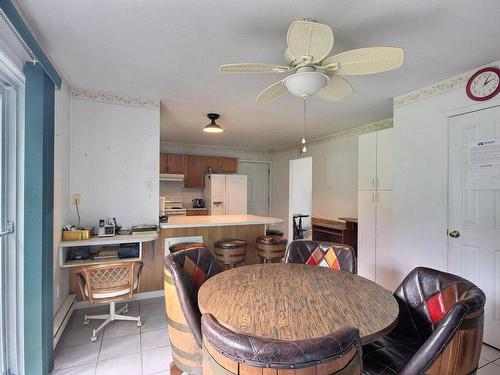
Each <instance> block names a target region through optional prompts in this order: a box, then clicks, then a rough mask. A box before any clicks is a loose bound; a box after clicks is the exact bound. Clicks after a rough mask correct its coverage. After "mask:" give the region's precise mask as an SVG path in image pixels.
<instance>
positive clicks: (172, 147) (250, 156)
mask: <svg viewBox="0 0 500 375" xmlns="http://www.w3.org/2000/svg"><path fill="white" fill-rule="evenodd" d="M160 149H161V152H170V153H173V154H186V155H207V156H212V155H213V156H227V157H231V158H238V159H239V160H258V161H270V160H271V154H270V153H269V152H265V151H263V152H260V151H259V152H257V151H251V150H243V149H237V148H232V147H224V146H208V145H194V144H172V143H161V144H160ZM160 195H161V196H165V195H181V196H182V201H183V203H184V204H186V205H190V204H191V203H192V200H193V199H194V198H202V197H203V189H197V188H185V187H184V184H183V183H182V182H171V181H169V182H167V181H165V182H160Z"/></svg>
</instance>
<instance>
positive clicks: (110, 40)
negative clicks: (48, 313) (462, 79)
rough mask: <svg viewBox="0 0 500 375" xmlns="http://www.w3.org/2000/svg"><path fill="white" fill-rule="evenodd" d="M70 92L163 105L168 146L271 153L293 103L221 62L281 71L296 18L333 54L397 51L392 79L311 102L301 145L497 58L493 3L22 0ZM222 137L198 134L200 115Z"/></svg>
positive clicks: (286, 134) (295, 127)
mask: <svg viewBox="0 0 500 375" xmlns="http://www.w3.org/2000/svg"><path fill="white" fill-rule="evenodd" d="M20 2H21V5H22V6H23V8H24V9H25V11H26V12H27V14H28V16H29V17H30V19H31V21H32V23H33V25H34V27H35V29H36V31H37V32H38V33H39V34H40V36H41V38H42V39H43V41H44V43H45V45H46V47H47V48H48V50H49V52H50V54H51V55H52V57H53V59H54V60H55V61H56V62H57V64H58V65H59V67H60V69H61V71H62V73H63V75H64V78H65V79H66V80H67V81H68V82H69V83H70V85H72V86H75V87H79V88H90V89H96V90H102V91H109V92H113V93H118V94H122V95H132V96H141V97H149V98H160V99H161V103H162V105H161V136H162V140H164V141H169V142H183V143H198V144H216V145H229V146H235V147H248V148H253V149H263V150H267V149H275V148H281V147H283V146H288V145H291V144H294V143H296V142H297V141H298V140H299V139H300V137H301V133H302V125H301V118H302V115H301V111H302V107H301V99H299V98H297V97H293V96H291V95H286V96H284V97H282V98H280V99H278V100H276V101H275V102H273V103H268V104H257V103H255V97H256V96H257V94H258V93H259V92H260V91H261V90H263V89H264V88H265V87H267V86H268V85H270V84H271V83H273V82H275V81H277V80H279V79H281V78H282V77H283V76H282V75H279V74H268V75H265V74H262V75H237V74H223V73H219V72H218V66H219V64H221V63H233V62H273V63H279V64H281V63H284V60H283V59H282V52H283V50H284V49H285V46H286V31H287V29H288V26H289V24H290V22H291V21H292V20H294V19H299V18H304V17H311V18H314V19H316V20H318V21H319V22H322V23H326V24H328V25H330V26H331V27H332V29H333V31H334V34H335V46H334V50H333V53H339V52H343V51H346V50H350V49H354V48H360V47H368V46H378V45H380V46H385V45H398V46H401V47H403V48H404V49H405V53H406V60H405V63H404V65H403V67H402V68H401V69H399V70H397V71H393V72H386V73H381V74H378V75H372V76H360V77H348V79H349V81H350V82H351V84H352V85H353V87H354V90H355V93H354V95H353V96H352V97H350V98H347V99H345V100H343V101H340V102H337V103H328V102H324V101H321V100H320V99H317V98H313V99H312V100H310V104H309V107H308V123H309V125H308V130H307V134H308V138H314V137H318V136H322V135H325V134H329V133H332V132H335V131H337V130H341V129H346V128H350V127H354V126H358V125H361V124H364V123H367V122H371V121H376V120H380V119H383V118H386V117H389V116H391V114H392V101H391V98H392V97H394V96H397V95H400V94H403V93H406V92H408V91H412V90H414V89H417V88H420V87H422V86H425V85H428V84H430V83H432V82H436V81H439V80H442V79H444V78H447V77H450V76H452V75H455V74H458V73H460V72H463V71H465V70H468V69H471V68H474V67H477V66H480V65H483V64H486V63H489V62H491V61H494V60H497V59H499V58H500V42H499V41H500V22H498V15H499V14H500V1H498V0H481V1H470V0H440V1H421V0H414V1H410V0H399V1H396V0H377V1H368V0H365V1H361V0H336V1H331V0H322V1H295V0H273V1H269V0H253V1H235V0H216V1H195V0H156V1H151V0H149V1H145V0H143V1H138V0H107V1H102V0H87V1H60V0H43V1H40V0H21V1H20ZM214 111H215V112H219V113H220V114H221V119H220V121H218V122H219V123H220V124H221V125H223V127H224V129H225V132H224V133H222V134H205V133H203V132H202V131H201V129H202V127H203V125H205V124H206V123H208V119H206V117H205V115H206V113H208V112H214Z"/></svg>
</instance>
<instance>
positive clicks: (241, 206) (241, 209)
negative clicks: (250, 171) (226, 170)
mask: <svg viewBox="0 0 500 375" xmlns="http://www.w3.org/2000/svg"><path fill="white" fill-rule="evenodd" d="M225 203H226V215H246V214H247V176H243V175H238V174H236V175H229V174H228V175H226V202H225Z"/></svg>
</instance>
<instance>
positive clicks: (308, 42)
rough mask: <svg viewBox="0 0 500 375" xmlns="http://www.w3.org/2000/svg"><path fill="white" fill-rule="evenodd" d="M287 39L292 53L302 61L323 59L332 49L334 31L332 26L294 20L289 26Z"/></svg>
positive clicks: (312, 61) (314, 61) (313, 61)
mask: <svg viewBox="0 0 500 375" xmlns="http://www.w3.org/2000/svg"><path fill="white" fill-rule="evenodd" d="M286 41H287V43H288V47H289V48H290V51H291V52H292V54H293V55H294V56H295V57H296V58H297V59H298V60H299V61H300V62H302V61H303V60H308V59H311V63H317V62H320V61H321V60H323V59H324V58H325V57H326V56H327V55H328V54H329V53H330V51H331V50H332V47H333V31H332V29H331V28H330V26H328V25H325V24H322V23H318V22H310V21H294V22H292V24H291V25H290V27H289V28H288V33H287V35H286Z"/></svg>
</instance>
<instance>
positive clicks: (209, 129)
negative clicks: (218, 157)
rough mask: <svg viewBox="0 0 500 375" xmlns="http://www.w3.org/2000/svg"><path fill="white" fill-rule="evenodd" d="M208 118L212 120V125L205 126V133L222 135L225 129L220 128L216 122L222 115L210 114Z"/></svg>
mask: <svg viewBox="0 0 500 375" xmlns="http://www.w3.org/2000/svg"><path fill="white" fill-rule="evenodd" d="M207 117H208V118H209V119H210V124H208V125H205V127H204V128H203V131H204V132H207V133H222V132H223V131H224V129H222V128H221V127H220V125H218V124H216V123H215V120H217V119H218V118H219V117H220V115H219V114H218V113H209V114H208V115H207Z"/></svg>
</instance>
